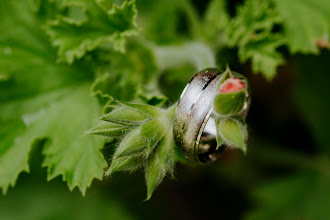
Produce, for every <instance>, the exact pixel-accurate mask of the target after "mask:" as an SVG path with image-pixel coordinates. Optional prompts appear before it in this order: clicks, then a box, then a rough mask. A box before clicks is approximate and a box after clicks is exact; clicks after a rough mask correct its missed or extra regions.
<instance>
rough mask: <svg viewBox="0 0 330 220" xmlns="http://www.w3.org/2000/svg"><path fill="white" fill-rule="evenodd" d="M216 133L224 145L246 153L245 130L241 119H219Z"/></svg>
mask: <svg viewBox="0 0 330 220" xmlns="http://www.w3.org/2000/svg"><path fill="white" fill-rule="evenodd" d="M218 133H219V135H220V137H221V139H222V140H223V142H224V144H225V145H227V146H228V147H232V148H239V149H241V150H242V151H243V152H244V153H246V141H247V128H246V124H245V123H244V121H243V119H242V118H240V117H235V118H225V119H221V120H220V123H219V128H218Z"/></svg>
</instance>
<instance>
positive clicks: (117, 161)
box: [105, 156, 145, 176]
mask: <svg viewBox="0 0 330 220" xmlns="http://www.w3.org/2000/svg"><path fill="white" fill-rule="evenodd" d="M144 161H145V158H144V157H142V156H127V157H116V158H113V160H112V163H111V166H110V167H109V169H108V170H107V172H106V173H105V175H106V176H109V175H111V174H113V173H114V172H118V171H130V172H133V171H136V170H137V169H139V168H141V167H142V166H144V165H145V162H144Z"/></svg>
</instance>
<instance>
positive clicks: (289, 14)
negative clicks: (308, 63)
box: [274, 0, 330, 53]
mask: <svg viewBox="0 0 330 220" xmlns="http://www.w3.org/2000/svg"><path fill="white" fill-rule="evenodd" d="M274 1H275V2H276V4H277V7H278V11H279V13H280V15H281V17H282V19H283V24H284V33H285V37H286V38H287V41H288V46H289V48H290V51H291V52H292V53H298V52H301V53H317V52H318V51H319V47H322V42H323V44H325V45H328V47H329V34H330V1H328V0H291V1H287V0H274Z"/></svg>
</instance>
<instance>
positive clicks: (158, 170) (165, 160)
mask: <svg viewBox="0 0 330 220" xmlns="http://www.w3.org/2000/svg"><path fill="white" fill-rule="evenodd" d="M173 146H174V140H173V130H172V129H170V130H169V131H168V133H167V135H166V136H165V137H164V138H162V140H161V141H160V143H159V146H158V148H157V150H156V151H155V153H154V154H153V156H152V157H151V158H150V159H149V160H148V163H147V166H146V173H145V178H146V184H147V200H149V199H150V198H151V196H152V193H153V192H154V190H155V189H156V188H157V186H158V185H159V184H160V183H161V182H162V180H163V179H164V177H165V176H166V174H167V173H169V172H170V173H171V174H172V175H173V173H172V171H173V168H174V147H173Z"/></svg>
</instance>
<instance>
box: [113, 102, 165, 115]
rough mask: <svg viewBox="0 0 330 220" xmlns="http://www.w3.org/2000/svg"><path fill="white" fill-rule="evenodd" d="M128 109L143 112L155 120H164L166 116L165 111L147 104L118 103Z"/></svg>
mask: <svg viewBox="0 0 330 220" xmlns="http://www.w3.org/2000/svg"><path fill="white" fill-rule="evenodd" d="M118 103H119V104H122V105H124V106H127V107H131V108H134V109H137V110H139V111H141V112H142V113H144V114H147V115H148V116H150V117H153V118H162V117H163V116H164V111H163V110H162V109H160V108H157V107H155V106H152V105H145V104H136V103H128V102H118Z"/></svg>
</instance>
